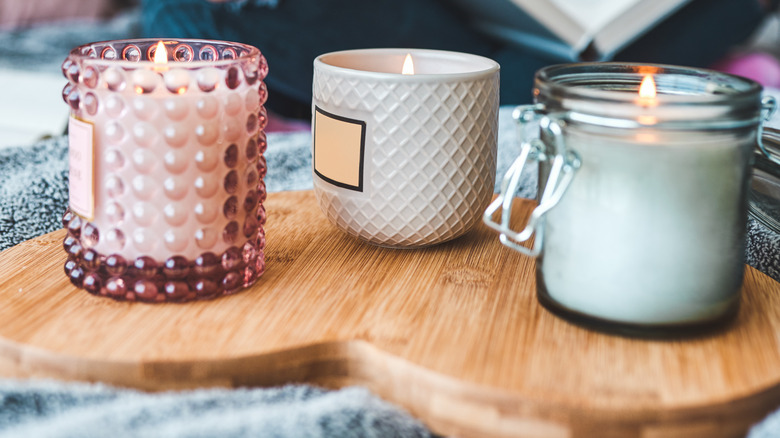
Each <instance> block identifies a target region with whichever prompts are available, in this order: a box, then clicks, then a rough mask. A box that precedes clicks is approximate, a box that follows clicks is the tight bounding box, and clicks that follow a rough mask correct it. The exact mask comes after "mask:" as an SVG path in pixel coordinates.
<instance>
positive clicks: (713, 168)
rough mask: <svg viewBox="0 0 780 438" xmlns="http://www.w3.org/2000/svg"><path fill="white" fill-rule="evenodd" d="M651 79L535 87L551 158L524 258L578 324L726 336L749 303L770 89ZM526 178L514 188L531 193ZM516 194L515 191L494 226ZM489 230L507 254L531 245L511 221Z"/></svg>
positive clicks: (720, 81)
mask: <svg viewBox="0 0 780 438" xmlns="http://www.w3.org/2000/svg"><path fill="white" fill-rule="evenodd" d="M647 69H648V67H646V66H638V65H632V64H628V65H626V64H617V63H615V64H611V63H606V64H605V63H598V64H580V65H564V66H554V67H549V68H546V69H543V70H541V71H540V72H539V73H537V77H536V87H535V90H534V92H535V96H537V101H538V103H539V104H542V105H543V106H537V107H531V108H523V109H521V110H520V114H518V115H519V116H522V117H521V120H527V119H528V117H529V114H531V113H534V112H536V113H540V112H541V114H540V117H542V127H543V129H542V140H543V141H544V142H545V143H546V144H547V150H546V154H545V155H538V157H540V159H541V160H542V166H541V172H540V181H541V184H540V185H541V187H540V192H539V193H540V198H541V201H540V202H541V203H540V207H539V210H537V211H536V212H535V214H534V215H532V217H535V218H536V222H534V223H532V224H531V225H530V228H529V230H528V231H535V232H536V236H537V237H536V239H537V243H536V244H537V246H536V247H535V251H531V250H528V249H525V248H522V247H517V246H514V248H516V249H518V250H519V251H521V252H525V253H528V254H531V255H535V254H537V253H538V255H539V259H538V261H537V291H538V297H539V299H540V301H541V302H542V304H544V305H545V306H547V307H548V308H549V309H551V310H553V311H554V312H556V313H558V314H560V315H563V316H565V317H567V318H571V319H573V320H576V321H581V322H594V321H598V322H600V323H601V324H602V325H600V326H599V327H605V325H603V324H606V326H610V327H613V328H630V329H632V330H650V331H653V330H661V329H672V330H674V329H675V328H678V327H679V326H685V325H702V324H712V323H717V322H721V321H724V320H727V319H728V318H729V317H730V316H733V315H734V314H735V311H736V308H737V305H738V302H739V290H740V285H741V282H742V275H743V270H744V266H743V257H744V245H745V222H746V215H747V211H746V191H747V182H748V178H749V176H750V170H751V164H750V163H751V155H752V153H753V148H754V146H755V144H756V134H757V131H758V127H759V125H760V123H761V111H762V101H761V87H760V86H759V85H758V84H756V83H754V82H752V81H749V80H746V79H741V78H737V77H733V76H727V75H722V74H717V73H715V72H709V71H702V70H696V69H687V68H683V67H672V66H655V67H653V68H652V69H653V73H652V74H642V72H643V70H647ZM640 79H641V84H640V83H639V80H640ZM637 85H639V86H638V87H637ZM766 105H768V106H767V108H769V106H771V105H769V104H766ZM531 145H533V143H527V144H526V148H528V147H530V146H531ZM553 163H554V164H553ZM560 163H565V164H564V165H561V164H560ZM518 168H519V167H518V166H513V169H514V170H510V173H509V174H508V175H507V177H508V178H510V179H511V178H517V179H518V180H519V176H518V175H515V174H516V173H517V171H518ZM548 176H550V178H552V180H551V181H549V182H547V183H545V181H546V178H548ZM569 177H571V179H567V178H569ZM513 193H514V189H513V188H512V187H511V186H510V187H505V191H504V192H502V195H501V197H500V198H499V201H497V202H496V203H495V204H493V205H492V206H491V209H489V210H488V211H487V215H488V217H487V218H486V221H487V222H488V223H491V220H489V219H490V218H491V217H492V213H493V212H495V211H496V210H497V207H499V206H500V205H501V204H502V203H503V206H504V208H506V206H507V204H506V202H507V201H506V199H507V197H509V196H512V195H513ZM561 194H562V196H560V195H561ZM558 196H560V197H558ZM510 200H511V199H510ZM510 205H511V204H510ZM491 226H493V227H495V228H498V229H499V230H500V231H501V232H502V234H503V236H502V239H503V240H504V241H506V242H507V244H509V245H512V243H513V242H512V241H513V240H514V241H515V242H518V241H522V240H527V239H528V238H529V237H530V236H531V235H532V234H533V233H529V232H525V233H515V232H514V231H512V230H509V229H507V228H505V227H507V226H508V217H507V222H504V223H503V225H498V224H492V225H491ZM502 227H504V228H502Z"/></svg>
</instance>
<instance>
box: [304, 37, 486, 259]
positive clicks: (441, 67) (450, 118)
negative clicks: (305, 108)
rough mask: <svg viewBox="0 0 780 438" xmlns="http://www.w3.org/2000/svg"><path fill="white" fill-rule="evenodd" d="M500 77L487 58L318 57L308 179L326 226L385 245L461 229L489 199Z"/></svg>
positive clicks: (443, 236) (415, 53) (374, 53)
mask: <svg viewBox="0 0 780 438" xmlns="http://www.w3.org/2000/svg"><path fill="white" fill-rule="evenodd" d="M405 59H411V61H407V62H406V66H407V67H406V68H407V71H406V74H404V72H403V70H404V63H405ZM410 62H411V63H413V73H412V70H411V69H410V66H409V63H410ZM498 74H499V66H498V64H497V63H496V62H494V61H492V60H490V59H487V58H483V57H480V56H475V55H470V54H464V53H454V52H444V51H435V50H419V49H367V50H352V51H344V52H335V53H329V54H325V55H321V56H319V57H318V58H317V59H316V60H315V61H314V87H313V91H314V96H313V114H314V116H313V127H312V130H313V137H314V138H313V146H312V153H313V173H314V191H315V194H316V196H317V200H318V202H319V204H320V207H321V208H322V210H323V211H324V212H325V214H326V215H327V217H328V219H330V220H331V222H333V223H334V224H335V225H336V226H337V227H339V228H341V229H342V230H344V231H346V232H347V233H349V234H351V235H354V236H357V237H358V238H361V239H363V240H365V241H368V242H370V243H374V244H377V245H386V246H398V247H416V246H425V245H432V244H436V243H440V242H444V241H447V240H450V239H453V238H456V237H458V236H460V235H462V234H463V233H465V232H466V231H468V230H469V229H470V228H471V227H472V226H473V225H474V224H475V223H476V222H478V220H479V217H480V215H481V212H482V210H484V207H485V206H486V205H487V203H488V202H490V198H491V196H492V192H493V186H494V180H495V166H496V142H497V128H498Z"/></svg>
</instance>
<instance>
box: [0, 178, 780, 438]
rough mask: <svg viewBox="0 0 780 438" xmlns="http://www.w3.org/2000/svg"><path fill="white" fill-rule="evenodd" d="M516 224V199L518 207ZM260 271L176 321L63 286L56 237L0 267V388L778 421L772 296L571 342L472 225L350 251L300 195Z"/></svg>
mask: <svg viewBox="0 0 780 438" xmlns="http://www.w3.org/2000/svg"><path fill="white" fill-rule="evenodd" d="M516 204H517V207H516V208H517V211H516V213H517V214H516V217H518V220H524V217H526V216H527V214H528V213H529V212H530V208H531V207H532V204H531V202H529V201H526V202H518V203H516ZM266 206H267V210H268V214H269V216H268V226H267V242H268V247H267V265H268V268H267V271H266V273H265V275H264V276H263V277H262V279H261V280H259V281H258V283H257V284H256V285H254V286H253V287H252V288H251V289H249V290H247V291H244V292H241V293H239V294H237V295H234V296H230V297H224V298H219V299H217V300H214V301H205V302H196V303H189V304H143V303H120V302H115V301H112V300H109V299H106V298H99V297H94V296H91V295H89V294H87V293H86V292H84V291H82V290H79V289H76V288H75V287H73V286H71V285H70V283H69V282H68V280H67V278H66V277H65V275H64V273H63V269H62V265H63V263H64V261H65V254H64V252H63V250H62V249H61V241H62V237H63V233H64V232H63V231H62V230H60V231H56V232H54V233H50V234H47V235H45V236H41V237H40V238H36V239H33V240H30V241H28V242H25V243H22V244H20V245H18V246H16V247H14V248H11V249H8V250H6V251H3V252H2V253H0V279H2V280H0V281H2V283H0V321H2V323H1V324H0V375H4V376H9V377H55V378H59V379H73V380H86V381H102V382H107V383H111V384H115V385H122V386H130V387H136V388H143V389H147V390H165V389H178V388H194V387H205V386H255V385H261V386H269V385H279V384H284V383H288V382H309V383H314V384H318V385H323V386H327V387H342V386H345V385H363V386H366V387H368V388H369V389H371V390H372V391H374V392H375V393H376V394H378V395H379V396H381V397H383V398H385V399H386V400H389V401H391V402H394V403H396V404H398V405H400V406H402V407H404V408H406V409H407V410H408V411H410V412H411V413H412V414H413V415H415V416H417V417H418V418H420V419H421V420H422V421H423V422H425V423H426V424H427V425H428V426H429V427H430V428H432V429H433V430H434V431H436V432H438V433H441V434H445V435H456V436H462V437H484V436H495V437H515V436H517V437H596V436H598V437H647V438H652V437H708V438H711V437H732V436H742V435H744V433H745V431H746V430H747V429H748V427H749V426H750V425H751V424H753V423H755V422H757V421H759V420H761V419H762V418H763V417H764V416H765V415H766V414H767V413H768V412H769V411H771V410H772V409H774V408H776V407H777V406H778V405H780V344H779V341H780V339H778V334H780V285H779V284H778V283H776V282H774V281H773V280H771V279H770V278H768V277H766V276H765V275H763V274H761V273H759V272H758V271H756V270H754V269H752V268H746V269H747V271H746V276H745V285H744V287H743V294H742V302H741V308H740V313H739V315H738V317H737V318H736V319H735V321H734V322H733V323H732V324H731V325H729V326H728V327H727V328H726V329H725V330H722V331H720V332H717V333H712V334H710V335H707V336H700V337H696V338H688V339H685V338H681V339H676V340H666V341H661V340H642V339H631V338H624V337H618V336H612V335H607V334H602V333H597V332H593V331H588V330H585V329H582V328H579V327H577V326H574V325H572V324H569V323H567V322H566V321H564V320H562V319H560V318H557V317H555V316H553V315H552V314H550V313H549V312H547V311H546V310H544V309H543V308H542V307H541V306H540V305H539V304H538V303H537V301H536V298H535V292H534V291H535V279H534V262H533V260H530V259H528V258H525V257H523V256H521V255H519V254H517V253H515V252H513V251H510V250H509V249H506V248H504V247H502V246H501V245H500V244H499V242H498V239H497V238H496V235H495V234H494V233H492V232H491V231H489V230H488V229H487V228H486V227H484V226H482V225H481V224H480V225H479V226H477V227H476V228H475V229H474V230H473V231H472V232H470V233H469V234H467V235H466V236H464V237H462V238H460V239H457V240H455V241H452V242H449V243H446V244H443V245H439V246H435V247H431V248H426V249H419V250H393V249H385V248H379V247H375V246H370V245H367V244H364V243H361V242H360V241H358V240H355V239H353V238H351V237H348V236H346V235H345V234H343V233H341V232H340V231H338V230H337V229H335V228H334V227H333V226H332V225H330V224H329V223H328V222H327V220H326V219H325V217H324V215H322V213H320V211H319V208H318V207H317V205H316V201H315V200H314V196H313V194H312V193H311V192H310V191H305V192H287V193H275V194H271V195H269V198H268V200H267V202H266Z"/></svg>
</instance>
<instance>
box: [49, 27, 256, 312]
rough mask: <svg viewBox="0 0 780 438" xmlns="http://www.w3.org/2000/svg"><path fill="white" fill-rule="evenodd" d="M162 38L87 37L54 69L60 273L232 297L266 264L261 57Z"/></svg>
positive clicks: (178, 296)
mask: <svg viewBox="0 0 780 438" xmlns="http://www.w3.org/2000/svg"><path fill="white" fill-rule="evenodd" d="M158 43H159V42H158V40H151V39H145V40H124V41H109V42H100V43H92V44H87V45H84V46H81V47H78V48H76V49H74V50H73V51H72V52H71V54H70V56H69V57H68V58H67V59H66V61H65V62H64V64H63V66H62V69H63V74H64V75H65V77H66V78H67V79H68V81H69V82H68V84H67V85H66V86H65V89H64V90H63V98H64V100H65V102H66V103H68V105H69V106H70V107H71V119H70V124H69V132H70V208H69V210H68V212H67V213H66V214H65V216H64V218H63V225H64V226H65V227H66V228H67V229H68V236H67V237H66V238H65V242H64V246H65V250H66V251H67V253H68V260H67V262H66V266H65V271H66V274H67V275H68V276H69V277H70V279H71V281H72V282H73V283H74V284H76V285H77V286H80V287H83V288H84V289H86V290H87V291H88V292H90V293H93V294H97V295H104V296H108V297H111V298H115V299H119V300H144V301H155V302H158V301H186V300H191V299H202V298H212V297H215V296H219V295H223V294H229V293H233V292H235V291H237V290H239V289H241V288H243V287H247V286H249V285H251V284H253V283H254V282H255V281H256V279H257V278H258V276H259V275H261V274H262V273H263V270H264V267H265V263H264V257H263V249H264V245H265V237H264V230H263V224H264V223H265V210H264V207H263V201H264V199H265V185H264V183H263V177H264V176H265V173H266V164H265V159H264V158H263V152H264V151H265V148H266V139H265V134H264V133H263V128H264V126H265V124H266V112H265V109H264V107H263V103H264V102H265V99H266V88H265V85H264V84H263V78H264V77H265V75H266V73H267V65H266V63H265V60H264V58H263V56H262V55H261V54H260V52H259V51H258V49H256V48H254V47H251V46H247V45H243V44H236V43H228V42H220V41H203V40H176V41H172V40H163V42H162V45H158ZM161 47H162V48H164V50H165V56H162V57H161V56H160V53H158V52H159V50H160V48H161ZM155 55H157V57H156V58H155Z"/></svg>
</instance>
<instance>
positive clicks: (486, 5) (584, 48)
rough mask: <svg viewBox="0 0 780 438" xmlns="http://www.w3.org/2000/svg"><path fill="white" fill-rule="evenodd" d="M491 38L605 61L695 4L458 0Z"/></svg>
mask: <svg viewBox="0 0 780 438" xmlns="http://www.w3.org/2000/svg"><path fill="white" fill-rule="evenodd" d="M453 1H454V2H455V3H456V4H457V5H459V6H461V7H462V8H463V9H464V10H465V11H467V12H468V14H469V16H470V17H471V19H472V20H473V23H472V24H473V25H474V26H476V28H477V29H479V30H481V31H482V32H484V33H486V34H487V35H489V36H491V37H494V38H497V39H500V40H503V41H507V42H509V43H512V44H516V45H518V46H520V47H523V48H524V49H527V50H530V51H533V52H536V53H537V54H539V55H542V56H544V57H546V58H549V59H553V60H560V61H604V60H609V59H611V57H612V56H613V55H614V54H615V53H617V52H618V51H620V49H622V48H624V47H626V46H627V45H628V44H630V43H631V42H633V41H634V40H636V39H637V38H639V37H640V36H642V35H643V34H644V33H645V32H647V31H648V30H650V29H652V28H653V27H654V26H655V25H657V24H658V23H660V22H662V21H663V20H665V19H666V18H667V17H669V16H670V15H672V14H674V13H675V12H676V11H677V10H678V9H680V8H681V7H682V6H684V5H685V4H687V3H689V2H690V1H691V0H453Z"/></svg>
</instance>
